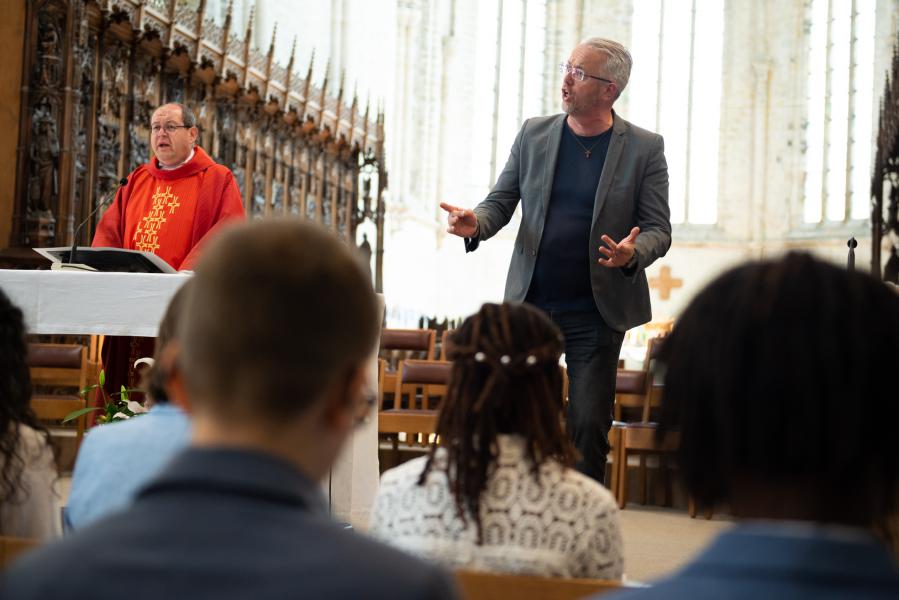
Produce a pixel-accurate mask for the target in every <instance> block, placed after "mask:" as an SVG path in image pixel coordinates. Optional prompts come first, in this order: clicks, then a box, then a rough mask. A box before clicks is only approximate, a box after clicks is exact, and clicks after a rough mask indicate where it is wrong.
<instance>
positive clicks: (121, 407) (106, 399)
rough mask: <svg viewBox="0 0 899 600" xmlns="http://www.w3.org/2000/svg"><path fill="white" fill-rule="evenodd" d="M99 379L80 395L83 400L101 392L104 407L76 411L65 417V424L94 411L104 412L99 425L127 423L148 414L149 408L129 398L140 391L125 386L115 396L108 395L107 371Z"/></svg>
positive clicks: (101, 372) (98, 421) (79, 393)
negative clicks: (117, 422) (105, 386)
mask: <svg viewBox="0 0 899 600" xmlns="http://www.w3.org/2000/svg"><path fill="white" fill-rule="evenodd" d="M98 379H99V380H98V382H97V383H95V384H93V385H89V386H87V387H86V388H84V389H83V390H81V391H80V392H78V395H79V396H81V397H82V398H87V396H88V394H90V393H91V392H92V391H94V390H100V395H101V396H102V398H103V406H88V407H85V408H79V409H78V410H74V411H72V412H70V413H69V414H67V415H66V416H65V418H64V419H63V420H62V422H63V423H68V422H69V421H73V420H75V419H77V418H79V417H81V416H82V415H86V414H87V413H90V412H94V411H102V414H100V415H98V416H97V423H98V424H103V423H112V422H113V421H125V420H127V419H130V418H131V417H133V416H135V415H139V414H143V413H145V412H147V408H146V407H145V406H144V405H143V404H141V403H140V402H138V401H136V400H131V398H130V397H129V394H131V393H132V392H140V391H141V390H140V389H137V388H126V387H125V386H124V385H123V386H122V389H121V390H120V391H118V392H115V393H113V394H107V393H106V389H105V388H104V387H103V386H104V385H105V383H106V371H100V377H99V378H98Z"/></svg>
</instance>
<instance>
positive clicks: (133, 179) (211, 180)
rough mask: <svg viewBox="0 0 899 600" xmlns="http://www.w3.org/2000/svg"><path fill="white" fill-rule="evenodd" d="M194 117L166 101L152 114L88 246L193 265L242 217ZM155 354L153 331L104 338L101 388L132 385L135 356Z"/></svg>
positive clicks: (236, 195)
mask: <svg viewBox="0 0 899 600" xmlns="http://www.w3.org/2000/svg"><path fill="white" fill-rule="evenodd" d="M198 135H199V130H198V129H197V119H196V117H195V116H194V114H193V112H192V111H191V110H190V109H189V108H188V107H186V106H185V105H183V104H178V103H171V104H164V105H162V106H160V107H159V108H157V109H156V111H155V112H154V113H153V116H152V118H151V121H150V146H151V148H152V149H153V157H151V159H150V161H149V162H148V163H146V164H143V165H140V166H139V167H137V168H136V169H135V170H134V171H132V172H131V174H129V175H128V183H127V184H125V185H124V186H122V188H120V189H119V191H118V193H117V194H116V197H115V200H114V201H113V203H112V205H111V206H110V207H109V208H108V209H107V210H106V212H105V213H104V215H103V218H101V219H100V223H99V224H98V225H97V231H96V233H95V234H94V240H93V242H92V244H91V245H92V246H94V247H106V248H125V249H128V250H144V251H147V252H152V253H153V254H156V255H157V256H159V257H160V258H162V259H163V260H165V261H166V262H167V263H169V264H170V265H171V266H172V267H174V268H175V269H177V270H187V269H191V268H192V265H193V264H194V262H195V261H196V258H197V255H198V253H199V252H201V251H202V249H203V247H204V246H205V243H206V242H207V241H208V240H209V238H210V237H212V236H213V235H215V233H216V231H217V229H218V228H219V227H220V226H221V225H222V224H224V223H226V222H228V221H232V220H241V221H242V220H244V219H245V218H246V216H245V213H244V208H243V201H242V199H241V195H240V189H239V188H238V185H237V181H236V180H235V179H234V175H233V174H232V173H231V171H230V169H228V168H227V167H225V166H223V165H220V164H217V163H216V162H215V161H214V160H212V159H211V158H210V157H209V155H208V154H206V152H205V151H204V150H203V149H202V148H201V147H199V146H198V145H197V136H198ZM144 356H153V340H152V339H150V338H130V337H125V338H120V337H107V338H106V342H105V343H104V347H103V366H104V369H105V370H106V389H107V391H108V392H110V393H112V392H117V391H118V390H119V389H120V388H121V386H122V385H125V386H126V387H131V388H133V387H136V386H137V384H138V383H139V382H138V381H136V375H135V373H134V372H133V370H132V365H134V361H135V360H137V359H138V358H141V357H144Z"/></svg>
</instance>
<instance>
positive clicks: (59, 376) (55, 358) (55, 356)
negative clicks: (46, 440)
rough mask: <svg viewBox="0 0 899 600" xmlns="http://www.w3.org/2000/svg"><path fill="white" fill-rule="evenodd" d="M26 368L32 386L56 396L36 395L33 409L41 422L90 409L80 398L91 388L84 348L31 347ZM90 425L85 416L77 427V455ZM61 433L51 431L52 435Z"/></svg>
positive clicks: (73, 345)
mask: <svg viewBox="0 0 899 600" xmlns="http://www.w3.org/2000/svg"><path fill="white" fill-rule="evenodd" d="M26 364H27V365H28V371H29V373H30V375H31V383H32V385H33V386H35V387H39V388H48V389H51V390H52V392H53V393H44V392H39V393H34V394H32V396H31V408H32V410H34V413H35V415H36V416H37V418H38V419H40V420H42V421H53V422H56V421H61V420H62V419H63V418H65V416H66V415H68V414H69V413H71V412H73V411H76V410H78V409H80V408H84V407H85V406H87V400H86V399H85V398H82V397H81V396H80V395H79V393H80V391H81V390H83V389H84V388H85V387H86V386H87V380H88V370H89V369H88V361H87V348H85V347H84V346H82V345H81V344H46V343H30V344H28V356H27V357H26ZM59 388H68V389H65V390H61V389H59ZM86 421H87V415H82V416H81V417H79V418H78V419H77V420H76V422H75V424H74V425H75V450H76V452H77V449H78V447H79V446H80V445H81V439H82V438H83V437H84V428H85V424H86ZM51 424H52V423H51ZM56 425H57V426H58V425H59V424H58V423H56ZM60 431H61V429H58V428H57V429H56V430H55V431H54V430H53V429H51V433H59V432H60ZM68 431H71V430H68Z"/></svg>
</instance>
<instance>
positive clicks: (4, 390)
mask: <svg viewBox="0 0 899 600" xmlns="http://www.w3.org/2000/svg"><path fill="white" fill-rule="evenodd" d="M27 353H28V350H27V346H26V345H25V324H24V322H23V318H22V311H21V310H20V309H19V307H17V306H16V305H14V304H13V303H12V302H10V300H9V298H8V297H7V296H6V294H4V293H3V291H2V290H0V535H6V536H13V537H24V538H35V539H43V540H45V539H51V538H54V537H58V536H59V534H60V523H59V518H58V515H59V509H58V507H57V498H56V495H55V494H54V492H53V484H54V482H55V481H56V477H57V473H56V462H55V460H54V458H53V449H52V446H51V445H50V434H49V433H48V432H47V430H46V428H45V427H44V426H42V425H41V424H40V421H38V419H37V416H36V415H35V414H34V411H33V410H31V405H30V403H31V376H30V375H29V373H28V365H27V364H26V362H25V358H26V355H27Z"/></svg>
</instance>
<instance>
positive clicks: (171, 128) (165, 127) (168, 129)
mask: <svg viewBox="0 0 899 600" xmlns="http://www.w3.org/2000/svg"><path fill="white" fill-rule="evenodd" d="M191 127H193V125H175V124H174V123H166V124H165V125H153V126H152V127H150V131H152V132H153V133H154V134H156V133H159V132H160V131H162V130H165V132H166V133H175V131H177V130H178V129H190V128H191Z"/></svg>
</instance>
